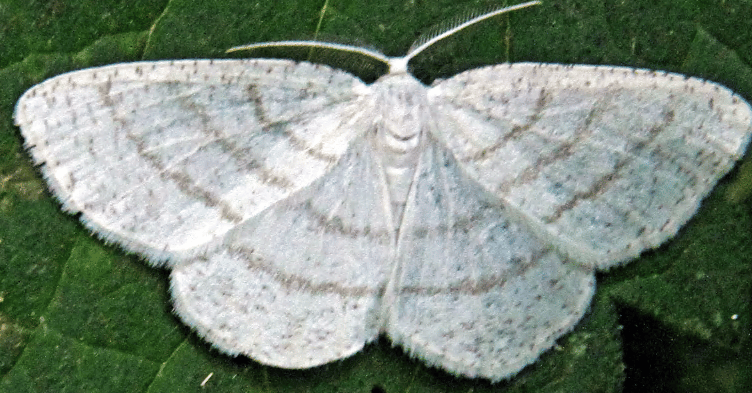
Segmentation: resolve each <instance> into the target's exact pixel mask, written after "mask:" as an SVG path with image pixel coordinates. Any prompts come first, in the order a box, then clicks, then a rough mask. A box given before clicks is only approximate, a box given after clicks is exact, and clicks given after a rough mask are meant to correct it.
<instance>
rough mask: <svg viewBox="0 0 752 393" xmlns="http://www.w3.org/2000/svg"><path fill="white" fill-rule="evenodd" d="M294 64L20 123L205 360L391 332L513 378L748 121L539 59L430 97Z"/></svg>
mask: <svg viewBox="0 0 752 393" xmlns="http://www.w3.org/2000/svg"><path fill="white" fill-rule="evenodd" d="M536 3H537V2H531V3H525V4H522V5H519V6H513V7H508V8H503V9H500V10H496V11H494V12H491V13H488V14H485V15H481V16H479V17H476V18H472V19H470V20H468V21H467V22H465V23H462V24H458V25H456V26H454V27H452V28H451V29H449V30H448V31H446V32H444V33H441V34H438V35H436V36H431V37H429V38H427V39H425V40H419V41H418V42H416V44H415V45H414V46H413V48H411V49H410V50H409V51H408V54H407V55H406V56H404V57H399V58H389V57H386V56H384V55H382V54H380V53H378V52H375V51H372V50H368V49H363V48H357V47H352V46H346V45H338V44H326V43H318V42H298V41H291V42H273V43H262V44H254V45H250V46H247V47H243V48H245V49H252V48H257V47H266V46H302V45H307V46H313V47H322V48H330V49H338V50H342V51H348V52H357V53H360V54H365V55H368V56H371V57H373V58H374V59H377V60H380V61H382V62H384V63H385V64H387V65H388V66H389V72H388V73H387V74H386V75H384V76H382V77H381V78H380V79H378V80H377V81H376V82H374V83H372V84H365V83H363V82H362V81H361V80H359V79H358V78H357V77H355V76H353V75H351V74H348V73H346V72H343V71H339V70H336V69H332V68H330V67H327V66H324V65H317V64H310V63H306V62H295V61H290V60H273V59H251V60H178V61H154V62H137V63H128V64H116V65H110V66H105V67H98V68H92V69H86V70H81V71H75V72H71V73H67V74H63V75H60V76H57V77H54V78H52V79H49V80H47V81H45V82H43V83H41V84H39V85H37V86H34V87H32V88H31V89H30V90H28V91H27V92H26V93H25V94H24V95H23V96H22V97H21V99H20V100H19V101H18V104H17V106H16V111H15V121H16V124H17V125H18V126H19V127H20V129H21V133H22V134H23V136H24V138H25V143H26V147H27V149H28V151H29V152H30V154H31V157H32V158H33V160H34V162H35V163H36V164H38V165H39V167H40V170H41V172H42V173H43V175H44V177H45V179H46V180H47V183H48V185H49V187H50V189H51V190H52V192H53V193H54V194H55V196H56V197H57V198H58V199H59V200H60V202H61V204H62V207H63V209H64V210H65V211H67V212H70V213H80V214H81V219H82V221H83V223H84V224H85V225H86V226H87V227H88V228H89V229H91V231H92V232H94V233H95V234H97V235H98V236H99V237H101V238H102V239H104V240H105V241H107V242H110V243H116V244H119V245H120V246H121V247H123V249H125V250H127V251H129V252H134V253H138V254H140V255H142V256H143V257H144V258H145V259H146V260H147V261H148V262H149V263H150V264H152V265H154V266H166V267H167V268H169V269H171V275H170V280H171V292H172V296H173V299H174V304H175V311H176V313H177V314H178V315H179V316H180V318H181V319H182V320H183V321H184V322H185V323H186V324H188V325H190V326H191V327H192V328H193V329H195V331H196V332H197V333H198V334H199V335H201V336H202V337H203V338H204V339H206V340H207V341H208V342H210V343H211V344H212V345H213V346H214V347H216V348H217V349H219V350H220V351H222V352H224V353H227V354H229V355H245V356H248V357H250V358H252V359H255V360H257V361H259V362H261V363H263V364H267V365H272V366H276V367H283V368H296V369H297V368H309V367H314V366H318V365H322V364H325V363H328V362H332V361H335V360H338V359H342V358H345V357H348V356H350V355H352V354H354V353H356V352H358V351H360V350H361V349H362V348H363V346H364V345H366V344H367V343H369V342H372V341H374V340H375V339H376V338H377V337H378V336H379V335H380V334H382V333H383V334H386V335H387V336H388V337H389V338H390V339H391V340H392V342H393V343H395V344H398V345H400V346H402V347H403V348H405V350H407V351H408V352H409V353H410V354H411V355H414V356H417V357H420V358H421V359H423V360H425V361H426V362H427V363H428V364H431V365H436V366H439V367H442V368H444V369H445V370H447V371H449V372H451V373H453V374H456V375H463V376H467V377H482V378H486V379H489V380H491V381H499V380H501V379H504V378H508V377H510V376H511V375H514V374H515V373H517V372H518V371H519V370H521V369H522V368H523V367H525V366H526V365H528V364H530V363H532V362H534V361H535V360H536V359H537V358H538V357H539V355H540V354H541V353H542V352H544V351H546V350H547V349H549V348H551V347H552V346H553V345H554V343H555V341H556V340H557V339H558V338H559V337H561V336H562V335H563V334H565V333H567V332H568V331H570V330H571V329H572V328H573V327H574V326H575V325H576V324H577V323H578V321H579V320H580V319H581V318H582V316H583V315H584V313H585V312H586V310H587V308H588V305H589V302H590V299H591V297H592V295H593V292H594V290H595V278H594V274H595V272H596V271H597V270H603V269H608V268H610V267H612V266H616V265H618V264H622V263H625V262H628V261H630V260H631V259H633V258H635V257H637V256H638V255H639V254H640V253H641V252H642V251H643V250H646V249H651V248H654V247H656V246H658V245H660V244H661V243H663V242H664V241H666V240H667V239H669V238H670V237H672V236H673V235H674V234H675V233H676V232H677V230H678V229H679V228H680V227H681V226H682V225H683V224H684V223H686V222H687V220H689V218H690V217H692V215H693V214H694V213H695V211H696V210H697V208H698V206H699V204H700V202H701V200H702V199H703V198H704V197H705V196H706V195H707V194H708V193H709V192H710V190H711V189H712V187H713V186H714V184H715V183H716V182H717V180H718V179H719V178H721V177H722V176H723V175H724V174H725V173H726V172H727V171H728V170H729V169H730V168H731V167H732V166H733V165H734V162H735V161H736V160H737V159H739V158H740V157H741V156H742V155H743V154H744V152H745V150H746V147H747V144H748V142H749V138H750V133H752V128H751V123H752V108H750V106H749V104H748V103H746V102H745V101H744V100H743V99H742V98H740V97H739V96H737V95H735V94H734V93H733V92H731V91H730V90H728V89H726V88H725V87H722V86H720V85H718V84H715V83H712V82H708V81H704V80H699V79H695V78H691V77H686V76H683V75H678V74H672V73H668V72H656V71H649V70H640V69H632V68H624V67H608V66H587V65H558V64H538V63H517V64H501V65H495V66H488V67H482V68H478V69H474V70H469V71H466V72H463V73H461V74H458V75H456V76H454V77H451V78H449V79H446V80H438V81H436V82H434V83H433V85H432V86H430V87H428V86H425V85H423V84H422V83H420V82H419V81H418V80H416V79H415V78H414V77H413V76H411V75H410V74H409V73H408V62H409V61H410V60H411V59H412V58H413V57H414V56H416V55H417V54H419V53H420V52H422V51H423V50H424V49H425V48H427V47H428V46H430V45H432V44H434V43H435V42H437V41H439V40H441V39H443V38H445V37H447V36H449V35H451V34H453V33H455V32H457V31H459V30H461V29H463V28H465V27H467V26H469V25H471V24H474V23H477V22H479V21H481V20H484V19H487V18H489V17H492V16H495V15H497V14H499V13H502V12H507V11H510V10H513V9H517V8H521V7H524V6H528V5H532V4H536Z"/></svg>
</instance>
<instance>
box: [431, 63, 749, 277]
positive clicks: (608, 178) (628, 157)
mask: <svg viewBox="0 0 752 393" xmlns="http://www.w3.org/2000/svg"><path fill="white" fill-rule="evenodd" d="M429 97H430V99H431V102H432V103H433V104H434V105H435V112H434V113H435V114H436V116H437V117H438V118H439V119H440V120H438V123H439V124H442V125H443V126H442V127H440V128H439V129H438V133H439V135H437V138H439V139H440V140H442V141H443V142H444V143H445V144H446V145H447V146H448V147H449V149H450V150H451V151H452V152H453V153H454V154H455V156H456V158H457V160H458V161H459V162H460V164H461V166H462V167H463V168H464V169H465V170H466V171H467V173H468V174H469V175H470V176H471V177H472V178H474V179H475V180H477V181H478V182H480V183H481V184H482V185H483V187H484V188H485V189H486V190H488V191H489V192H491V193H493V194H494V195H496V196H498V197H499V198H501V199H502V200H503V201H504V202H505V205H506V206H507V207H509V209H510V210H513V211H516V212H517V213H518V214H520V215H522V216H524V217H525V218H526V221H527V222H528V224H529V225H531V226H532V227H533V228H534V230H535V232H536V233H538V234H539V235H540V236H541V237H542V238H543V239H545V240H546V241H547V242H549V243H550V244H552V245H554V246H556V247H557V248H558V249H559V250H561V251H562V252H564V253H565V255H567V256H568V257H569V258H571V259H573V260H576V261H578V262H579V263H583V264H590V265H592V266H596V267H598V268H608V267H610V266H614V265H616V264H619V263H622V262H624V261H628V260H630V259H632V258H634V257H636V256H637V255H639V254H640V252H642V251H643V250H645V249H647V248H653V247H656V246H658V245H659V244H661V243H662V242H663V241H665V240H666V239H668V238H670V237H671V236H673V235H674V234H675V233H676V232H677V230H678V229H679V228H680V227H681V226H682V225H684V223H686V222H687V220H689V218H690V217H691V216H692V215H693V214H694V213H695V211H696V210H697V208H698V206H699V204H700V201H701V200H702V199H703V198H704V197H705V196H706V195H707V194H708V193H709V192H710V190H711V189H712V188H713V186H714V185H715V183H716V181H718V179H720V178H721V177H722V176H723V175H724V174H725V173H726V172H727V171H728V170H729V169H730V168H731V167H732V166H733V165H734V163H735V161H736V160H737V159H739V158H740V157H741V156H742V155H743V154H744V152H745V150H746V148H747V143H748V142H749V135H750V132H752V129H751V128H750V127H751V126H750V124H751V123H752V111H751V110H750V107H749V104H747V103H746V102H745V101H744V100H743V99H742V98H740V97H739V96H737V95H735V94H733V93H732V92H731V91H730V90H728V89H726V88H725V87H723V86H720V85H717V84H715V83H712V82H708V81H704V80H700V79H696V78H691V77H687V76H685V75H679V74H673V73H668V72H656V71H649V70H638V69H632V68H624V67H608V66H601V67H597V66H586V65H558V64H536V63H519V64H503V65H498V66H492V67H485V68H481V69H476V70H470V71H467V72H464V73H462V74H459V75H457V76H455V77H453V78H450V79H448V80H445V81H439V82H437V83H435V84H434V86H433V87H432V88H431V90H430V91H429Z"/></svg>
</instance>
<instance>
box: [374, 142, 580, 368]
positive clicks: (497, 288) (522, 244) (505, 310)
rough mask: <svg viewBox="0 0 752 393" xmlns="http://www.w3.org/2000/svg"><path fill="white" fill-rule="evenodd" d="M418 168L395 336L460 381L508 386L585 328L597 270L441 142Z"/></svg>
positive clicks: (406, 226)
mask: <svg viewBox="0 0 752 393" xmlns="http://www.w3.org/2000/svg"><path fill="white" fill-rule="evenodd" d="M418 168H419V169H418V170H419V171H420V172H419V175H418V176H416V178H415V179H416V183H414V184H413V187H414V188H413V190H412V195H411V199H410V200H409V201H408V205H407V207H406V210H405V218H404V221H403V226H402V227H401V230H400V243H399V244H400V245H399V256H398V261H397V263H398V266H399V267H400V269H401V270H400V272H399V273H398V275H397V277H395V281H394V286H395V288H396V289H395V296H394V298H395V300H394V303H393V304H392V305H391V307H392V308H391V317H390V319H389V321H388V323H387V328H386V329H387V333H388V334H389V336H390V337H391V338H392V339H393V340H394V342H396V343H399V344H401V345H402V346H404V347H405V348H406V349H408V350H409V351H410V353H412V354H414V355H418V356H420V357H421V358H423V359H425V360H426V361H427V362H428V363H430V364H434V365H440V366H441V367H443V368H445V369H447V370H449V371H451V372H453V373H455V374H461V375H465V376H468V377H483V378H487V379H490V380H491V381H498V380H501V379H503V378H506V377H508V376H510V375H512V374H514V373H516V372H518V371H519V370H520V369H522V368H523V367H524V366H526V365H527V364H530V363H532V362H533V361H535V359H537V358H538V356H539V355H540V353H541V352H543V351H545V350H547V349H548V348H550V347H551V346H552V345H553V344H554V342H555V340H556V339H557V338H558V337H560V336H561V335H562V334H564V333H566V332H568V331H570V330H571V329H572V328H573V327H574V325H575V324H577V322H578V321H579V320H580V318H581V317H582V315H583V314H584V313H585V311H586V309H587V307H588V305H589V303H590V298H591V297H592V294H593V291H594V289H595V288H594V285H595V278H594V275H593V271H592V269H590V268H587V267H584V266H581V265H578V264H575V263H571V262H569V261H567V260H565V259H564V258H563V257H562V256H561V254H559V253H558V252H557V251H556V250H555V249H553V247H551V246H550V245H548V244H547V243H546V242H545V239H540V238H538V237H537V236H536V235H535V234H534V233H533V232H531V231H530V230H529V229H528V228H527V227H526V226H525V223H524V221H523V222H521V221H520V220H519V217H515V215H514V212H511V211H509V210H508V209H505V208H504V206H503V205H502V204H501V202H500V201H499V200H498V199H497V198H495V197H494V196H492V195H491V194H490V193H488V192H486V191H485V190H484V189H483V188H482V187H481V186H480V185H479V184H477V183H476V182H475V181H474V180H472V179H471V178H470V177H469V176H467V174H465V173H464V172H463V171H462V170H461V169H460V167H459V166H458V165H457V162H456V161H455V160H454V158H453V157H452V154H451V153H449V152H448V151H447V150H445V149H444V148H441V147H438V146H437V145H436V144H435V142H431V143H430V144H429V146H428V147H427V149H426V150H425V151H424V153H423V157H422V159H421V163H420V164H419V167H418ZM387 293H389V292H387Z"/></svg>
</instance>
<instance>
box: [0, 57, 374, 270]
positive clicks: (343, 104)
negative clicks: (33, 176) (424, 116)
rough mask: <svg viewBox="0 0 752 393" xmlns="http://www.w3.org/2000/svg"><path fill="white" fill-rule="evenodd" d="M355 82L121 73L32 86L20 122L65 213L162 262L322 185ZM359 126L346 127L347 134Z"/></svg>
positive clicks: (202, 71)
mask: <svg viewBox="0 0 752 393" xmlns="http://www.w3.org/2000/svg"><path fill="white" fill-rule="evenodd" d="M363 86H364V85H363V83H362V82H360V80H358V79H357V78H355V77H353V76H352V75H350V74H347V73H344V72H341V71H337V70H333V69H331V68H329V67H326V66H319V65H311V64H296V63H293V62H290V61H280V60H181V61H159V62H141V63H126V64H116V65H111V66H106V67H101V68H94V69H88V70H82V71H76V72H71V73H68V74H63V75H60V76H57V77H55V78H52V79H49V80H47V81H45V82H44V83H41V84H39V85H37V86H34V87H33V88H31V89H30V90H28V91H27V92H26V93H25V94H24V95H23V97H21V99H20V100H19V104H18V105H17V107H16V112H15V120H16V123H17V124H18V125H19V126H20V128H21V132H22V134H23V136H24V138H25V140H26V146H27V147H28V148H29V150H30V152H31V155H32V158H33V159H34V162H35V163H37V164H42V166H41V170H42V173H43V174H44V176H45V178H46V179H47V182H48V184H49V185H50V188H51V189H52V191H53V192H54V193H55V195H56V196H57V197H58V199H59V200H60V201H61V203H62V204H63V208H64V209H65V210H66V211H69V212H72V213H78V212H80V213H81V214H82V220H83V221H84V223H85V224H86V225H87V226H88V227H89V228H91V229H92V230H93V231H94V232H96V233H97V234H98V235H99V236H101V237H102V238H104V239H105V240H106V241H110V242H115V243H118V244H120V245H122V246H123V247H124V248H125V249H127V250H129V251H134V252H138V253H141V254H144V255H145V256H147V258H148V259H149V260H150V261H153V262H158V261H159V262H161V261H165V260H167V261H168V263H170V262H171V261H173V262H174V261H175V260H177V259H179V258H177V256H178V255H181V254H185V255H192V254H194V253H196V252H197V250H201V249H202V245H205V244H208V243H210V242H211V241H212V240H214V239H217V238H221V237H222V235H223V234H224V233H226V232H227V231H228V230H230V229H232V228H234V227H235V226H237V225H238V224H239V223H241V222H243V221H244V220H246V219H248V218H249V217H252V216H254V215H255V214H258V213H259V212H260V211H262V210H264V209H266V208H267V207H269V206H270V205H272V204H273V203H275V202H277V201H279V200H281V199H284V198H285V197H287V196H289V195H290V194H291V193H292V192H294V191H295V190H298V189H301V188H303V187H305V186H306V185H308V184H310V183H311V182H312V181H313V180H315V179H317V178H319V177H321V175H323V174H324V173H325V172H326V171H327V170H328V169H329V168H331V167H332V166H333V165H334V164H335V163H336V162H337V161H338V159H339V157H341V156H342V155H343V154H344V152H345V149H346V148H347V146H348V143H349V141H350V140H351V139H352V138H353V132H356V131H361V130H362V129H363V128H364V127H363V126H361V125H358V124H357V122H358V121H359V119H353V118H347V119H346V118H343V117H342V116H341V113H342V112H343V111H344V112H347V113H362V116H367V113H363V112H360V111H358V110H357V107H358V103H357V101H355V100H354V98H355V97H356V96H355V90H357V89H358V88H359V87H363ZM353 125H354V126H353Z"/></svg>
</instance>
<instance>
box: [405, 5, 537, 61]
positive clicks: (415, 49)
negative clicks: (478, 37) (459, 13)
mask: <svg viewBox="0 0 752 393" xmlns="http://www.w3.org/2000/svg"><path fill="white" fill-rule="evenodd" d="M538 4H541V2H540V1H537V0H536V1H529V2H527V3H522V4H517V5H513V6H509V7H504V8H499V9H497V10H494V11H491V12H487V13H484V14H481V15H478V14H477V13H472V14H470V15H468V16H466V17H460V18H458V19H455V20H453V21H452V22H450V23H448V24H442V25H439V26H437V27H435V28H433V29H431V30H429V31H428V32H427V33H425V34H422V35H421V36H420V37H418V39H417V40H416V41H415V42H414V43H413V44H412V46H410V49H409V50H408V51H407V54H406V55H405V57H404V62H405V63H407V62H408V61H410V59H412V58H413V57H415V56H416V55H417V54H418V53H420V52H422V51H424V50H425V49H426V48H428V47H429V46H431V45H433V44H435V43H436V42H438V41H441V40H443V39H444V38H447V37H449V36H450V35H452V34H454V33H456V32H458V31H460V30H462V29H464V28H466V27H468V26H472V25H474V24H476V23H478V22H480V21H483V20H486V19H488V18H492V17H494V16H496V15H499V14H504V13H507V12H510V11H516V10H519V9H522V8H527V7H530V6H534V5H538Z"/></svg>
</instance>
